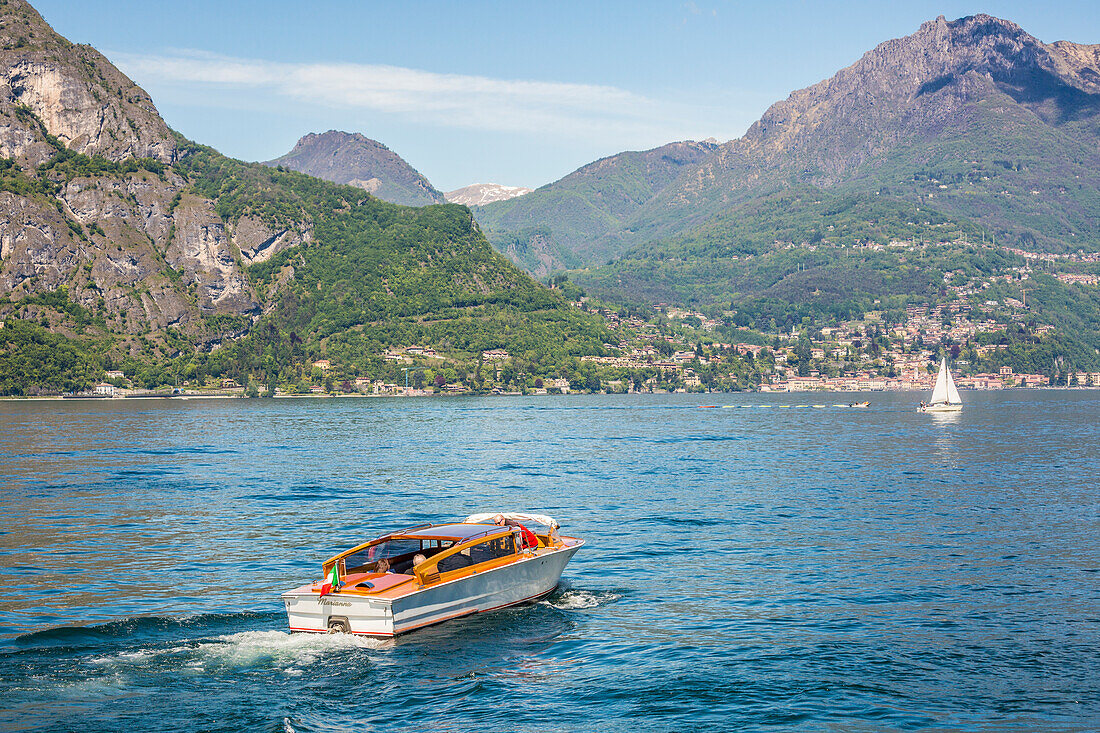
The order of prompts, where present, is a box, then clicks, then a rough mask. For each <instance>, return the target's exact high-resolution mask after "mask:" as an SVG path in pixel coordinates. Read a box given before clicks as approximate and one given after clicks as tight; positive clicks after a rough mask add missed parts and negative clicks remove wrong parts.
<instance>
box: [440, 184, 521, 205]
mask: <svg viewBox="0 0 1100 733" xmlns="http://www.w3.org/2000/svg"><path fill="white" fill-rule="evenodd" d="M528 193H531V189H530V188H523V187H522V186H502V185H500V184H499V183H475V184H473V185H470V186H463V187H462V188H456V189H455V190H454V191H448V192H447V193H445V194H443V195H444V197H446V199H447V201H448V202H450V203H452V204H462V205H463V206H484V205H485V204H491V203H494V202H496V201H507V200H508V199H514V198H516V197H517V196H523V195H524V194H528Z"/></svg>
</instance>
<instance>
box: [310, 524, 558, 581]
mask: <svg viewBox="0 0 1100 733" xmlns="http://www.w3.org/2000/svg"><path fill="white" fill-rule="evenodd" d="M518 534H519V530H518V529H517V528H515V527H508V526H498V525H493V524H438V525H430V524H427V525H421V526H418V527H411V528H409V529H406V530H402V531H400V532H394V533H392V534H388V535H383V536H382V537H379V538H377V539H374V540H371V541H370V542H366V543H364V544H362V545H359V546H357V547H353V548H352V549H350V550H347V551H346V552H343V553H341V554H339V555H337V556H335V557H333V558H330V559H329V560H326V561H325V563H324V565H323V571H324V575H325V577H328V575H329V573H330V572H331V571H332V568H333V566H334V565H335V566H336V568H337V573H338V575H339V577H340V581H341V586H340V592H341V593H348V592H350V593H367V594H371V595H378V594H382V595H386V596H391V597H392V596H396V595H402V594H404V593H407V592H412V591H413V590H416V589H418V588H421V587H424V586H426V585H432V584H434V583H441V582H446V581H449V580H455V579H458V578H462V577H466V576H469V575H473V574H476V573H478V572H481V571H483V570H491V569H493V568H497V567H500V566H503V565H507V564H509V563H511V562H514V561H515V560H517V559H519V558H521V557H525V556H526V555H525V554H524V550H523V549H522V541H521V540H520V538H519V537H518V536H517V535H518ZM535 536H536V538H537V539H538V547H537V548H532V549H531V550H527V551H526V552H528V553H530V552H537V551H538V549H541V548H544V547H556V546H560V545H561V540H560V538H558V537H557V535H556V532H554V530H553V528H551V529H549V530H548V532H547V533H546V534H538V533H537V532H536V533H535Z"/></svg>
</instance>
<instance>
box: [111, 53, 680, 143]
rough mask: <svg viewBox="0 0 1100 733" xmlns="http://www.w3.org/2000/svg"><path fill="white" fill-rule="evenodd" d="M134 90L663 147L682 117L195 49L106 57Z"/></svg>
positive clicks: (607, 99)
mask: <svg viewBox="0 0 1100 733" xmlns="http://www.w3.org/2000/svg"><path fill="white" fill-rule="evenodd" d="M112 58H113V60H114V61H115V62H116V63H117V64H118V65H119V66H120V67H121V68H122V70H123V71H125V72H126V73H127V74H128V75H130V76H131V77H133V78H134V79H135V80H137V81H138V82H139V83H141V84H147V85H152V84H155V83H175V84H184V85H186V86H197V87H204V86H205V87H217V88H222V89H226V88H228V89H233V88H241V89H252V90H257V91H261V92H265V91H266V92H267V93H270V94H274V95H278V96H280V97H284V98H289V99H292V100H295V101H298V102H301V103H303V104H310V105H321V106H327V107H330V108H339V109H361V110H369V111H374V112H379V113H385V114H391V115H399V116H402V117H405V118H408V119H411V120H415V121H417V122H421V123H427V124H434V125H439V126H445V127H463V128H470V129H478V130H489V131H501V132H527V133H532V132H540V131H542V132H550V133H553V134H558V135H561V134H565V135H572V136H577V137H582V138H589V139H591V138H596V137H607V136H616V137H622V138H623V139H624V140H623V141H624V142H626V141H628V140H629V141H634V140H650V139H652V140H658V141H667V140H669V139H675V137H676V133H677V132H678V131H679V132H682V131H683V130H685V129H693V128H694V127H695V125H694V124H690V126H689V119H688V118H690V116H691V115H690V112H689V111H687V110H683V109H677V108H676V105H669V104H662V103H659V102H657V101H655V100H652V99H648V98H646V97H644V96H642V95H638V94H635V93H633V92H629V91H626V90H623V89H619V88H616V87H612V86H601V85H592V84H572V83H564V82H545V81H527V80H510V79H496V78H491V77H486V76H468V75H461V74H440V73H435V72H430V71H422V70H418V69H409V68H403V67H398V66H382V65H371V64H346V63H286V62H275V61H264V60H257V59H242V58H233V57H228V56H220V55H214V54H209V53H205V52H199V51H177V52H172V53H169V54H161V55H141V54H126V53H118V54H113V56H112Z"/></svg>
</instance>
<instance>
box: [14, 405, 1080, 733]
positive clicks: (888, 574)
mask: <svg viewBox="0 0 1100 733" xmlns="http://www.w3.org/2000/svg"><path fill="white" fill-rule="evenodd" d="M917 399H919V397H918V396H916V395H913V396H899V395H875V396H874V397H873V398H872V404H871V407H870V409H866V410H859V409H851V408H847V407H839V406H834V405H836V404H838V403H843V402H848V401H850V400H851V397H850V396H847V397H844V396H838V395H813V396H798V395H790V396H788V395H783V396H766V395H751V396H744V395H700V396H695V395H671V396H657V397H649V398H647V397H621V398H616V397H557V398H553V397H551V398H546V397H544V398H532V399H519V398H495V399H452V400H404V401H402V400H366V399H358V400H296V401H292V400H279V401H271V400H267V401H260V400H250V401H231V402H217V401H193V402H151V401H122V400H118V401H110V402H48V403H46V402H36V403H12V402H8V403H2V404H0V487H2V488H0V532H2V534H0V580H2V581H3V585H4V592H3V594H2V596H0V694H2V698H0V699H2V702H0V728H2V729H5V730H7V729H23V730H39V729H49V730H67V729H72V728H79V729H81V730H93V731H94V730H132V731H146V730H149V731H152V730H158V731H159V730H203V731H223V730H224V731H235V730H269V731H279V730H295V731H344V730H375V729H377V730H382V729H384V730H448V731H468V730H475V729H485V730H499V729H511V730H524V731H546V730H568V731H573V730H576V731H588V730H595V731H635V730H639V729H642V730H657V731H661V730H668V731H680V730H691V729H710V730H717V729H722V730H725V729H751V728H775V729H796V728H803V729H814V730H820V729H833V730H884V729H898V728H920V727H933V728H939V729H967V730H975V729H1044V730H1090V729H1092V730H1095V729H1098V728H1100V673H1098V672H1097V670H1100V576H1098V573H1097V571H1098V568H1100V559H1098V555H1100V512H1098V509H1097V506H1098V503H1097V500H1098V497H1100V491H1098V489H1100V448H1098V446H1100V427H1098V425H1100V393H1097V392H1030V393H1026V392H1011V393H1003V394H988V395H983V394H972V395H968V399H967V407H966V409H965V411H964V412H963V413H962V414H961V415H958V416H948V417H933V416H928V415H919V414H917V413H916V412H914V410H913V407H914V405H915V402H916V401H917ZM716 400H717V401H718V402H717V404H718V406H717V407H716V408H713V409H699V405H702V404H707V403H714V402H715V401H716ZM723 402H724V403H731V402H732V403H735V404H732V405H728V406H726V407H723V406H722V404H723ZM799 405H803V406H802V407H800V406H799ZM810 405H813V406H810ZM822 405H823V406H822ZM496 508H519V509H532V510H539V511H545V512H547V513H549V514H551V515H554V516H557V517H559V518H560V520H561V521H562V524H563V525H564V528H565V529H564V531H565V532H566V533H569V534H575V535H578V536H580V537H584V538H585V539H586V540H587V541H588V544H587V546H586V547H585V548H584V549H582V550H581V552H580V553H579V554H578V555H577V556H576V557H575V559H574V560H573V562H572V563H571V564H570V565H569V566H568V568H567V569H566V572H565V576H564V582H563V585H562V586H561V587H560V588H559V589H558V591H556V592H555V594H554V595H552V596H551V597H550V598H549V599H548V600H547V601H544V602H541V603H538V604H534V605H530V606H527V607H523V608H518V609H511V610H506V611H501V612H497V613H493V614H488V615H485V616H480V617H475V618H473V619H468V620H460V621H456V622H451V623H447V624H444V625H441V626H437V627H434V628H431V629H427V630H424V631H421V632H416V633H413V634H410V635H408V636H405V637H401V638H399V639H397V640H396V641H373V640H365V639H359V638H353V637H347V636H343V635H334V636H313V635H293V636H292V635H290V634H288V633H286V632H285V631H284V629H285V617H284V615H283V613H282V606H281V603H280V601H279V598H278V594H279V592H280V591H282V590H285V589H287V588H289V587H292V586H294V585H297V584H299V583H301V582H304V581H306V580H312V579H315V578H316V577H318V576H319V574H320V563H321V561H322V560H323V559H324V558H326V557H328V556H330V555H332V554H334V553H335V552H336V551H338V550H341V549H344V548H345V547H348V546H350V545H352V544H355V543H357V542H359V541H362V540H364V539H367V538H369V537H371V536H374V535H377V534H380V533H382V532H384V531H386V530H389V529H393V528H397V527H401V526H407V525H411V524H416V523H419V522H423V521H440V520H450V519H453V518H455V517H461V516H464V515H465V514H467V513H470V512H474V511H480V510H489V509H496Z"/></svg>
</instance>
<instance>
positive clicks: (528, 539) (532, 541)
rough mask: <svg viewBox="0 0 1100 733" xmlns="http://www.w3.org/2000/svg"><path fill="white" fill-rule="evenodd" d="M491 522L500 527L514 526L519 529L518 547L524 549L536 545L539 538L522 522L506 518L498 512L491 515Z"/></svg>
mask: <svg viewBox="0 0 1100 733" xmlns="http://www.w3.org/2000/svg"><path fill="white" fill-rule="evenodd" d="M493 524H495V525H498V526H500V527H516V528H517V529H519V530H520V538H521V539H520V549H521V550H526V549H527V548H529V547H538V546H539V539H538V537H536V536H535V533H534V532H532V531H531V530H529V529H527V528H526V527H524V526H523V525H522V524H520V523H519V522H517V521H516V520H514V519H508V518H507V517H505V516H504V515H503V514H498V515H496V516H495V517H493Z"/></svg>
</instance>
